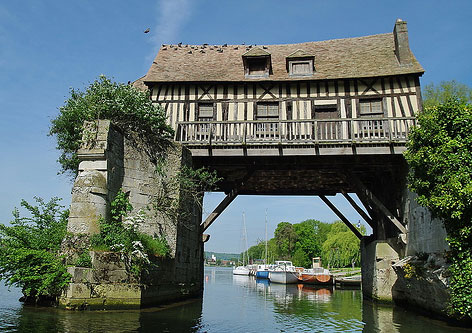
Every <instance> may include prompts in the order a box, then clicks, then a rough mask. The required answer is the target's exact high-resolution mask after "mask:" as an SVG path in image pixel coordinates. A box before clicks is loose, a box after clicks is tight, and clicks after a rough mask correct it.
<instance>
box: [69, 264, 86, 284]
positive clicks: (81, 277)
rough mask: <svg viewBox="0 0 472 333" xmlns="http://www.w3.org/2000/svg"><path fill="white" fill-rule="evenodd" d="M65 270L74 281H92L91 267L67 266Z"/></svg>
mask: <svg viewBox="0 0 472 333" xmlns="http://www.w3.org/2000/svg"><path fill="white" fill-rule="evenodd" d="M67 272H68V273H69V274H70V275H72V281H73V282H75V283H87V282H92V269H91V268H86V267H67Z"/></svg>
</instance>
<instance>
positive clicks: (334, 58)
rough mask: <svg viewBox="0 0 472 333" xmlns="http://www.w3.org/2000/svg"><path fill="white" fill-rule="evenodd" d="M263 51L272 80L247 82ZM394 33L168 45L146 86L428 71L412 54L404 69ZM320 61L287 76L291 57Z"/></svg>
mask: <svg viewBox="0 0 472 333" xmlns="http://www.w3.org/2000/svg"><path fill="white" fill-rule="evenodd" d="M251 49H252V50H254V52H256V51H257V52H256V53H261V52H260V51H263V52H267V53H269V54H270V56H271V63H272V72H271V75H270V76H269V77H268V78H246V77H245V75H244V67H243V59H242V56H243V54H247V53H249V52H248V51H250V52H251V53H249V54H252V51H251ZM394 49H395V44H394V38H393V33H387V34H379V35H372V36H366V37H358V38H346V39H333V40H327V41H321V42H307V43H300V44H284V45H264V46H257V49H256V47H254V46H247V45H226V44H225V45H215V46H212V45H207V44H204V45H166V46H162V47H161V49H160V50H159V52H158V54H157V56H156V58H155V59H154V61H153V63H152V65H151V68H150V69H149V71H148V73H147V74H146V76H145V77H144V79H143V81H144V82H205V81H208V82H209V81H213V82H214V81H240V82H243V81H286V80H287V81H292V80H307V79H308V80H323V79H341V78H357V77H372V76H389V75H399V74H412V73H420V74H421V73H423V72H424V69H423V68H422V67H421V65H420V64H419V63H418V61H417V60H416V58H415V57H414V55H413V54H411V64H408V65H400V64H399V62H398V60H397V58H396V56H395V53H394ZM294 53H295V54H309V55H312V56H314V57H315V64H314V66H315V73H314V74H313V76H310V77H306V76H305V77H300V78H294V77H290V76H289V74H288V73H287V67H286V59H287V56H290V55H292V56H293V54H294Z"/></svg>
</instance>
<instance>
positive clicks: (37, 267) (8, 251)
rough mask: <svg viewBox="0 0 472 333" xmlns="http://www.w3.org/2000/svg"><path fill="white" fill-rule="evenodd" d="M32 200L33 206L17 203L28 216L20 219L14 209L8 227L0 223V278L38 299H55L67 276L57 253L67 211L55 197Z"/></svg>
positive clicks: (62, 236)
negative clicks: (46, 297)
mask: <svg viewBox="0 0 472 333" xmlns="http://www.w3.org/2000/svg"><path fill="white" fill-rule="evenodd" d="M35 200H36V202H37V206H35V205H32V204H29V203H28V202H26V201H25V200H22V201H21V206H22V207H23V208H24V209H26V210H27V211H28V212H29V214H30V216H29V217H21V216H20V212H19V210H18V209H16V208H15V210H14V211H13V217H14V220H13V221H11V222H10V223H11V226H6V225H3V224H0V279H2V280H5V283H6V284H7V285H14V286H17V287H20V288H21V289H22V290H23V293H24V294H25V295H26V296H31V297H33V298H36V299H38V298H39V297H41V296H58V295H59V294H60V293H61V291H62V289H63V288H64V287H65V286H66V285H67V283H68V282H69V281H70V278H71V276H70V274H69V273H67V268H66V266H65V265H64V263H63V260H62V259H63V258H61V257H60V256H59V254H58V253H59V249H60V245H61V241H62V239H63V238H64V236H65V234H66V227H67V217H68V211H67V210H62V209H63V207H62V206H61V205H59V203H58V202H59V199H58V198H52V199H51V200H50V201H49V202H45V201H44V200H43V199H41V198H37V197H35Z"/></svg>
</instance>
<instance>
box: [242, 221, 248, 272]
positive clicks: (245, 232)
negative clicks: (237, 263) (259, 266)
mask: <svg viewBox="0 0 472 333" xmlns="http://www.w3.org/2000/svg"><path fill="white" fill-rule="evenodd" d="M243 228H244V240H245V242H246V257H247V264H248V265H249V252H248V248H247V230H246V214H245V213H244V212H243ZM243 259H244V257H243ZM243 265H244V262H243Z"/></svg>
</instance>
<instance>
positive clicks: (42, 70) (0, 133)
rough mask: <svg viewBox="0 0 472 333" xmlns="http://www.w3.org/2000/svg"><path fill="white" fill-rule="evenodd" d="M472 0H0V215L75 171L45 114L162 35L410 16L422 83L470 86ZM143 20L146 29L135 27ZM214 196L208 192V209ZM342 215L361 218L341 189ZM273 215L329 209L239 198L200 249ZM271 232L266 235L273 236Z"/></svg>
mask: <svg viewBox="0 0 472 333" xmlns="http://www.w3.org/2000/svg"><path fill="white" fill-rule="evenodd" d="M470 13H472V1H469V0H464V1H449V2H447V3H446V2H444V1H434V0H429V1H411V0H410V1H388V2H387V1H378V0H377V1H336V0H329V1H320V0H317V1H277V0H272V1H255V0H252V1H246V0H238V1H210V0H201V1H197V0H195V1H190V0H162V1H150V0H141V1H133V2H132V1H129V0H128V1H124V0H114V1H108V0H107V1H105V0H101V1H93V0H88V1H87V0H84V1H39V0H23V1H8V2H7V1H3V2H2V3H0V83H1V88H0V114H1V117H0V153H1V161H0V185H1V186H0V222H3V223H7V222H8V221H9V220H10V219H11V211H12V209H13V207H15V206H18V205H19V202H20V200H21V199H22V198H24V199H27V200H31V198H32V197H33V196H34V195H37V196H41V197H43V198H50V197H51V196H59V197H62V198H64V201H63V203H64V204H65V205H68V204H69V203H70V190H71V186H72V183H71V181H70V180H69V179H68V178H67V177H65V176H61V175H59V176H58V175H57V171H58V170H59V166H58V164H57V162H56V159H57V157H58V152H57V151H56V150H55V141H54V138H51V137H48V136H47V133H48V128H49V123H50V120H51V119H52V118H54V117H55V116H56V115H57V112H58V110H57V109H58V107H60V106H61V105H62V104H63V103H64V101H65V100H66V99H67V98H68V95H69V88H70V87H74V88H84V87H85V86H86V85H87V84H88V83H89V82H91V81H93V80H94V79H95V78H97V77H98V75H100V74H105V75H107V76H109V77H113V78H114V79H115V80H116V81H120V82H127V81H128V80H131V81H132V80H134V79H136V78H138V77H140V76H142V75H144V74H145V73H146V71H147V69H148V68H149V66H150V64H151V61H152V59H153V58H154V56H155V54H156V53H157V50H158V48H159V45H160V44H162V43H178V42H183V43H184V44H203V43H209V44H224V43H228V44H239V43H243V42H244V43H246V44H283V43H296V42H305V41H317V40H326V39H333V38H346V37H356V36H365V35H372V34H377V33H386V32H391V31H392V29H393V25H394V22H395V20H396V19H397V18H402V19H403V20H406V21H407V22H408V29H409V39H410V47H411V49H412V51H413V52H414V54H415V56H416V58H417V59H418V60H419V62H420V63H421V64H422V65H423V67H424V68H425V70H426V73H425V75H424V76H423V77H422V79H421V83H422V85H423V86H424V85H425V84H428V83H431V82H433V83H439V82H440V81H442V80H453V79H455V80H457V81H459V82H462V83H465V84H467V85H469V86H472V75H471V74H472V65H471V63H472V62H471V61H470V57H471V54H472V39H471V32H472V23H471V20H470ZM146 28H150V29H151V32H150V33H149V34H144V33H143V31H144V30H145V29H146ZM221 198H222V196H221V195H220V194H210V195H208V196H207V197H206V200H205V210H206V211H207V213H208V212H210V211H211V210H212V208H213V207H214V206H216V205H217V203H218V202H219V200H221ZM335 201H336V202H337V204H338V205H339V207H341V209H342V210H343V212H345V214H346V216H348V217H349V218H350V219H351V220H352V221H355V222H357V221H358V220H359V219H360V218H359V217H358V216H357V215H356V214H355V213H353V211H352V209H350V208H349V206H348V205H347V204H346V203H344V202H343V201H342V200H341V198H336V199H335ZM266 208H267V209H268V215H269V233H270V234H271V233H272V232H273V230H274V229H275V226H276V225H277V223H278V222H280V221H290V222H300V221H302V220H304V219H307V218H315V219H319V220H322V221H333V220H336V216H335V215H334V214H333V213H331V212H330V211H329V210H328V208H326V207H325V206H324V204H322V203H321V202H320V200H319V199H316V198H308V197H239V198H237V199H236V200H235V201H234V202H233V203H232V204H231V206H230V207H228V209H227V211H225V213H224V214H223V215H222V216H220V218H219V220H217V221H216V222H215V224H214V225H213V226H211V227H210V229H208V232H209V233H210V234H211V239H210V241H209V242H208V243H206V249H207V250H211V251H225V252H233V251H239V250H241V247H240V233H241V215H242V211H243V210H244V211H245V212H246V219H247V225H248V227H247V229H248V238H249V245H253V244H254V242H255V241H256V239H263V238H264V222H263V221H264V213H265V209H266ZM269 236H270V235H269Z"/></svg>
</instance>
